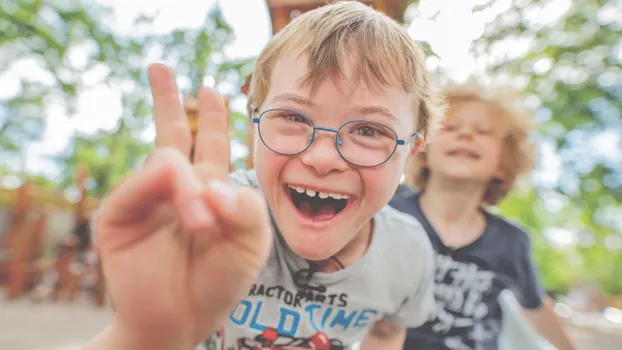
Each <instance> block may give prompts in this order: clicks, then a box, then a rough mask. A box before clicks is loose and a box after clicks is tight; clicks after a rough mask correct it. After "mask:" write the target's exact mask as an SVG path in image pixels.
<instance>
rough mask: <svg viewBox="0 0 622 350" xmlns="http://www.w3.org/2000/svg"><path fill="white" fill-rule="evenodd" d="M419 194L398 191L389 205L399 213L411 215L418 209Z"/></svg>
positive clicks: (410, 191) (409, 190)
mask: <svg viewBox="0 0 622 350" xmlns="http://www.w3.org/2000/svg"><path fill="white" fill-rule="evenodd" d="M418 198H419V193H418V192H414V191H412V190H411V189H407V190H404V191H399V190H398V191H397V192H396V193H395V195H394V196H393V198H391V200H390V201H389V205H390V206H391V207H393V208H395V209H397V210H399V211H402V212H407V213H410V212H412V211H413V209H414V208H415V207H416V204H417V200H418Z"/></svg>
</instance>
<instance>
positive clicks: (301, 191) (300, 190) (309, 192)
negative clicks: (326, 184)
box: [289, 185, 350, 199]
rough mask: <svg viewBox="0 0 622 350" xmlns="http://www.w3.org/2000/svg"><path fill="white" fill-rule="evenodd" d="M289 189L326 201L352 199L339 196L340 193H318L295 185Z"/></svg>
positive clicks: (344, 195)
mask: <svg viewBox="0 0 622 350" xmlns="http://www.w3.org/2000/svg"><path fill="white" fill-rule="evenodd" d="M289 188H291V189H293V190H294V191H296V192H298V193H306V194H307V196H309V197H315V195H316V194H317V195H318V197H320V198H322V199H324V198H328V197H331V198H334V199H348V198H350V196H348V195H347V194H339V193H330V192H318V191H314V190H312V189H309V188H304V187H301V186H294V185H289Z"/></svg>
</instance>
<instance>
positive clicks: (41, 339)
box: [0, 298, 622, 350]
mask: <svg viewBox="0 0 622 350" xmlns="http://www.w3.org/2000/svg"><path fill="white" fill-rule="evenodd" d="M0 299H1V300H0V349H2V350H81V348H82V346H84V344H85V343H86V342H87V341H88V340H89V339H90V338H92V337H93V336H94V335H95V334H97V333H98V332H99V331H100V330H102V329H103V328H104V327H105V326H106V324H108V322H109V321H110V319H111V314H110V311H109V310H104V309H98V308H96V307H95V306H92V305H90V304H88V303H86V302H84V301H78V302H76V303H74V304H65V303H62V302H61V303H53V304H52V303H43V304H32V303H31V302H30V301H28V300H21V301H17V302H11V303H9V302H6V301H5V300H4V299H3V298H0ZM570 332H571V335H572V337H573V338H574V339H575V340H576V342H577V344H578V345H579V349H581V350H595V349H596V350H620V349H622V327H620V328H619V329H613V328H607V329H588V328H578V327H571V328H570Z"/></svg>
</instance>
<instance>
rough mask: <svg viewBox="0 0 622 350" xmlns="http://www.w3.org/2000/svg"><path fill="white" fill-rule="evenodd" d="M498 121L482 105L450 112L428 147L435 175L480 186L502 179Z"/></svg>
mask: <svg viewBox="0 0 622 350" xmlns="http://www.w3.org/2000/svg"><path fill="white" fill-rule="evenodd" d="M494 121H495V120H494V116H492V115H491V114H490V112H489V110H488V108H487V106H486V105H485V104H483V103H481V102H475V101H474V102H464V103H462V104H460V105H458V106H456V107H455V108H454V109H452V110H450V111H449V112H448V114H447V117H446V118H445V121H444V123H443V127H442V128H441V130H439V131H438V133H436V134H435V135H434V136H433V138H431V140H430V143H429V145H428V150H427V155H426V159H427V166H428V168H429V169H430V173H431V176H437V177H443V178H446V179H450V180H458V181H467V182H464V183H469V182H470V183H475V184H477V185H479V184H483V185H487V184H488V183H489V182H490V181H491V180H492V179H493V178H495V177H501V176H502V175H503V174H502V173H501V167H500V164H501V154H502V148H503V144H502V134H503V133H502V130H501V129H500V127H499V126H498V125H496V124H495V123H494Z"/></svg>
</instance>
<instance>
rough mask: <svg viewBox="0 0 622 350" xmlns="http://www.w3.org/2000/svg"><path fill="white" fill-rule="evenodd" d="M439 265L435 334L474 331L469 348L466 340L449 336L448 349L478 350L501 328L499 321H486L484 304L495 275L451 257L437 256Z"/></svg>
mask: <svg viewBox="0 0 622 350" xmlns="http://www.w3.org/2000/svg"><path fill="white" fill-rule="evenodd" d="M436 264H437V266H436V276H435V286H434V294H435V297H436V303H437V305H436V307H437V310H436V311H437V317H436V320H435V321H434V325H433V326H432V330H433V331H434V332H436V333H450V334H451V333H453V332H450V331H451V330H452V329H454V330H458V329H460V328H470V330H469V333H468V336H467V338H468V340H470V341H469V344H465V343H464V340H466V339H464V337H460V336H448V337H446V338H445V346H447V347H448V348H449V349H452V350H476V349H478V348H479V347H480V344H482V343H483V342H485V341H487V340H490V339H492V338H494V337H495V335H496V334H497V333H498V332H499V330H500V327H501V325H500V323H499V322H498V321H497V320H494V319H486V316H488V311H489V310H488V305H487V303H486V300H483V299H484V297H485V295H486V294H487V292H488V291H490V289H491V287H492V284H493V281H494V277H495V274H494V273H493V272H492V271H485V270H480V269H479V267H478V266H477V265H476V264H474V263H471V262H461V261H455V260H453V259H452V258H451V256H447V255H440V254H439V255H437V256H436ZM471 344H473V345H471Z"/></svg>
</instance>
